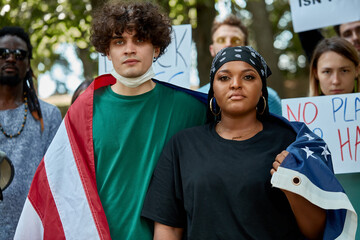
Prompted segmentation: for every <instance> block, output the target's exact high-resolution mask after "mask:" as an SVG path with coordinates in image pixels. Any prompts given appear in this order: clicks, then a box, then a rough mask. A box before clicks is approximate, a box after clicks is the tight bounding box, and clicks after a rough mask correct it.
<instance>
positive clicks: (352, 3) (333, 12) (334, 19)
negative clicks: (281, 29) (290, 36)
mask: <svg viewBox="0 0 360 240" xmlns="http://www.w3.org/2000/svg"><path fill="white" fill-rule="evenodd" d="M290 8H291V15H292V21H293V27H294V31H295V32H303V31H307V30H312V29H318V28H323V27H326V26H332V25H338V24H341V23H347V22H353V21H358V20H360V11H359V9H360V1H359V0H290Z"/></svg>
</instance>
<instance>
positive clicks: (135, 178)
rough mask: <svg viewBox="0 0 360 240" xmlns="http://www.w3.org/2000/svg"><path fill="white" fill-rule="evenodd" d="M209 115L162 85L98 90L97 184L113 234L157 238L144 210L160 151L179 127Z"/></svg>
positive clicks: (123, 239) (95, 122) (95, 134)
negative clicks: (140, 90)
mask: <svg viewBox="0 0 360 240" xmlns="http://www.w3.org/2000/svg"><path fill="white" fill-rule="evenodd" d="M205 118H206V106H205V104H203V103H201V102H200V101H198V100H197V99H195V98H194V97H193V96H190V95H188V94H186V93H184V92H180V91H177V90H174V89H171V88H168V87H165V86H163V85H161V84H156V86H155V88H154V89H153V90H151V91H149V92H147V93H144V94H141V95H138V96H122V95H118V94H116V93H114V92H113V91H112V90H111V88H110V87H105V88H101V89H98V90H96V91H95V94H94V116H93V141H94V152H95V166H96V183H97V188H98V193H99V196H100V200H101V203H102V205H103V208H104V211H105V215H106V218H107V220H108V223H109V227H110V234H111V237H112V238H113V239H121V240H127V239H129V240H130V239H131V240H137V239H141V240H146V239H149V240H150V239H152V234H153V233H152V228H153V227H152V224H150V223H149V222H147V221H146V220H145V219H142V218H141V217H140V213H141V209H142V205H143V201H144V198H145V194H146V191H147V188H148V185H149V181H150V178H151V176H152V172H153V169H154V167H155V165H156V162H157V160H158V158H159V155H160V153H161V151H162V149H163V146H164V144H165V143H166V142H167V141H168V140H169V139H170V137H172V136H173V135H174V134H175V133H176V132H178V131H179V130H181V129H184V128H188V127H192V126H196V125H202V124H203V123H204V122H205Z"/></svg>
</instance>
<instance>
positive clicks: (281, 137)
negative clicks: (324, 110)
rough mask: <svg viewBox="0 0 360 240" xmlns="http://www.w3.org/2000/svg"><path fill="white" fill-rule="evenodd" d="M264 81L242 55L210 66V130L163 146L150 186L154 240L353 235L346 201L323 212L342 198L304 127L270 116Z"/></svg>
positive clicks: (225, 56)
mask: <svg viewBox="0 0 360 240" xmlns="http://www.w3.org/2000/svg"><path fill="white" fill-rule="evenodd" d="M270 74H271V71H270V69H269V67H268V66H267V64H266V62H265V60H264V59H263V58H262V56H261V55H260V54H259V53H257V52H256V51H255V50H254V49H252V48H251V47H248V46H246V47H245V46H242V47H231V48H225V49H223V50H221V51H220V52H219V53H218V54H217V55H216V56H215V58H214V60H213V64H212V68H211V71H210V90H209V94H208V102H209V103H208V113H207V122H208V123H207V124H206V125H204V126H200V127H195V128H190V129H186V130H183V131H181V132H179V133H178V134H176V135H175V136H174V137H173V138H172V139H171V140H170V142H169V143H168V144H167V146H166V147H165V148H164V150H163V153H162V155H161V157H160V159H159V161H158V165H157V167H156V169H155V171H154V175H153V178H152V181H151V183H150V186H149V190H148V193H147V196H146V199H145V202H144V206H143V211H142V216H143V217H145V218H148V219H151V220H153V221H154V222H155V226H154V227H155V229H154V239H155V240H161V239H166V240H172V239H193V240H202V239H206V240H212V239H214V240H215V239H216V240H218V239H225V240H231V239H233V240H239V239H262V240H263V239H303V238H304V237H305V238H308V239H321V238H324V239H335V238H336V237H338V236H340V235H341V237H345V238H346V239H351V236H352V235H354V234H355V232H354V226H353V225H354V223H353V221H354V216H356V214H355V213H354V212H353V208H352V206H351V204H350V203H349V201H348V199H347V197H346V195H345V194H343V195H344V196H343V198H342V202H341V204H342V205H341V204H339V202H337V203H336V204H335V203H334V202H335V201H330V202H331V203H332V204H333V205H331V204H324V202H326V201H327V200H329V199H330V200H332V199H335V198H336V196H335V195H333V193H334V194H335V192H333V191H340V192H341V189H342V188H341V185H340V184H339V183H338V182H337V181H336V179H335V177H334V175H333V173H332V165H331V160H329V159H330V156H329V155H330V154H328V153H329V152H328V151H327V150H326V144H325V143H324V142H323V140H322V139H320V138H319V137H317V136H316V135H315V134H313V133H312V132H310V131H309V129H308V128H307V127H306V126H305V125H304V124H302V123H289V122H288V121H287V120H285V119H283V118H280V117H276V116H273V115H271V114H270V113H269V109H268V104H267V90H266V78H267V77H268V76H269V75H270ZM285 149H286V151H285ZM320 149H322V150H323V151H322V152H321V151H320V152H319V150H320ZM289 152H290V153H289ZM322 153H326V154H322ZM324 155H325V156H324ZM312 158H314V159H312ZM280 165H281V166H280ZM311 173H316V175H315V176H311ZM317 175H318V176H317ZM329 182H331V186H329V185H328V184H327V183H329ZM312 183H315V184H312ZM315 185H316V186H315ZM334 186H335V187H336V189H337V190H331V187H334ZM327 203H328V202H327ZM330 205H331V206H330ZM340 205H341V206H340ZM327 209H331V210H327ZM341 209H342V210H341ZM344 209H345V210H344ZM347 210H348V211H347ZM345 219H350V220H351V221H350V223H351V224H350V225H346V224H345V223H344V220H345ZM348 223H349V222H348ZM345 225H346V227H345ZM355 225H356V224H355ZM334 226H336V227H334ZM348 226H349V227H348ZM343 229H346V230H343ZM349 229H350V230H349ZM355 231H356V226H355ZM347 237H350V238H347Z"/></svg>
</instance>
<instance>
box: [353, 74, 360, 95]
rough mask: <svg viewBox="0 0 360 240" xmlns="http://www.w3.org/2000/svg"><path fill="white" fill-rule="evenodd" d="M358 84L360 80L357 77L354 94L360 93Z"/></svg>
mask: <svg viewBox="0 0 360 240" xmlns="http://www.w3.org/2000/svg"><path fill="white" fill-rule="evenodd" d="M358 83H359V78H358V77H356V78H355V84H354V92H358Z"/></svg>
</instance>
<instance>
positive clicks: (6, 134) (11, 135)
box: [0, 93, 28, 138]
mask: <svg viewBox="0 0 360 240" xmlns="http://www.w3.org/2000/svg"><path fill="white" fill-rule="evenodd" d="M24 102H25V103H24V105H25V112H24V119H23V122H22V124H21V128H20V130H19V131H18V132H17V133H16V134H8V133H6V132H5V130H4V128H3V127H2V125H1V123H0V131H1V132H2V133H3V134H4V135H5V137H8V138H13V137H17V136H19V135H20V134H21V132H22V131H23V130H24V127H25V123H26V118H27V112H28V101H27V97H25V93H24Z"/></svg>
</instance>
